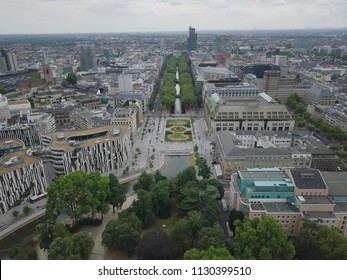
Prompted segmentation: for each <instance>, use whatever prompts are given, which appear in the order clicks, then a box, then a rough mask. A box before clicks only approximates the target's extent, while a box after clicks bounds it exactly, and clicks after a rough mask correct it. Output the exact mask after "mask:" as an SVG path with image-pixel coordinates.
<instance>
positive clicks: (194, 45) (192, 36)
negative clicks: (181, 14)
mask: <svg viewBox="0 0 347 280" xmlns="http://www.w3.org/2000/svg"><path fill="white" fill-rule="evenodd" d="M187 49H188V51H196V50H197V49H198V34H196V33H195V28H193V27H191V26H189V37H188V40H187Z"/></svg>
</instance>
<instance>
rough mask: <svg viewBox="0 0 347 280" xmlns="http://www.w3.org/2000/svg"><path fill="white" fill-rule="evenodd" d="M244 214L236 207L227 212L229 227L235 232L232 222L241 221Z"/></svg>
mask: <svg viewBox="0 0 347 280" xmlns="http://www.w3.org/2000/svg"><path fill="white" fill-rule="evenodd" d="M244 218H245V215H244V214H243V213H242V212H241V211H237V210H236V209H231V210H230V212H229V228H230V230H231V231H232V232H235V225H234V222H235V221H237V220H239V221H241V222H242V221H243V219H244Z"/></svg>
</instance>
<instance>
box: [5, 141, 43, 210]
mask: <svg viewBox="0 0 347 280" xmlns="http://www.w3.org/2000/svg"><path fill="white" fill-rule="evenodd" d="M1 141H2V140H1ZM0 144H1V143H0ZM46 188H47V180H46V176H45V172H44V168H43V164H42V160H41V159H39V158H36V157H33V156H30V155H28V153H27V150H18V151H14V152H12V153H8V154H5V155H4V156H3V157H2V158H1V163H0V213H1V214H3V213H5V212H6V211H8V210H9V209H10V208H11V207H13V206H15V205H16V202H17V201H20V199H21V198H22V195H24V194H25V193H27V192H28V191H29V192H30V194H29V196H30V197H38V196H40V195H44V194H45V193H46Z"/></svg>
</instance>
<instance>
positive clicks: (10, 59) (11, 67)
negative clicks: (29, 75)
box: [0, 50, 18, 72]
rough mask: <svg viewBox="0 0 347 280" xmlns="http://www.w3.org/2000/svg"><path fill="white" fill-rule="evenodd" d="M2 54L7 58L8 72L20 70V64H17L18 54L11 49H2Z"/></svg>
mask: <svg viewBox="0 0 347 280" xmlns="http://www.w3.org/2000/svg"><path fill="white" fill-rule="evenodd" d="M0 53H1V56H2V57H3V58H5V62H6V72H7V71H9V72H17V71H18V65H17V58H16V54H15V53H13V52H10V51H9V50H1V51H0Z"/></svg>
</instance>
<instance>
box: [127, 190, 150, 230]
mask: <svg viewBox="0 0 347 280" xmlns="http://www.w3.org/2000/svg"><path fill="white" fill-rule="evenodd" d="M132 209H133V211H134V213H135V214H136V216H137V217H138V218H139V219H140V220H141V221H142V224H143V227H144V228H149V227H150V226H151V225H152V224H153V223H154V221H155V214H154V209H153V200H152V193H150V192H147V191H145V190H143V189H140V190H139V191H138V195H137V200H136V201H135V202H134V203H133V204H132Z"/></svg>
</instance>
